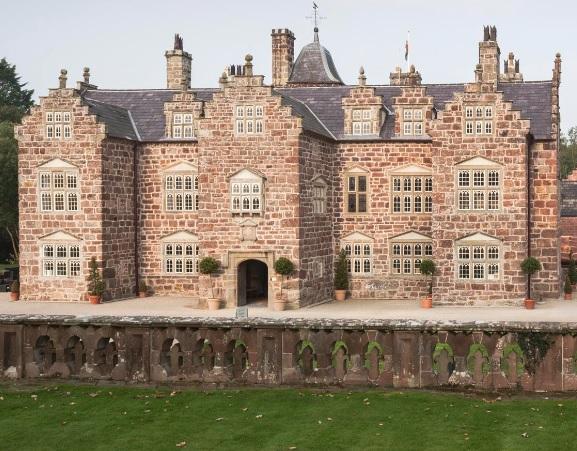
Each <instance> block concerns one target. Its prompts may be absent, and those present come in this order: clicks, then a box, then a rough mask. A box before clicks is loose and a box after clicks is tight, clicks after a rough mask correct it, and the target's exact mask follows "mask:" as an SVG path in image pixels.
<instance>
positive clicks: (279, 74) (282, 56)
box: [271, 28, 295, 86]
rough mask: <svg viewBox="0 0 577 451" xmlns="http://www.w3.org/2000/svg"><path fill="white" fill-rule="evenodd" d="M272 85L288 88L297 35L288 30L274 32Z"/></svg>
mask: <svg viewBox="0 0 577 451" xmlns="http://www.w3.org/2000/svg"><path fill="white" fill-rule="evenodd" d="M271 36H272V84H273V86H286V84H287V82H288V79H289V77H290V74H291V71H292V68H293V63H294V56H295V35H294V34H293V32H292V31H290V30H289V29H287V28H282V29H281V28H279V29H278V30H277V29H275V30H272V34H271Z"/></svg>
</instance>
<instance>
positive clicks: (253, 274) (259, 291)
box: [237, 259, 268, 307]
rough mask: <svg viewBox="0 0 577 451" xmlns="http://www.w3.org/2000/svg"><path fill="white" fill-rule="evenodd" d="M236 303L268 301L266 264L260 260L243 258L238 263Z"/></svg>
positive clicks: (265, 302) (264, 302) (262, 302)
mask: <svg viewBox="0 0 577 451" xmlns="http://www.w3.org/2000/svg"><path fill="white" fill-rule="evenodd" d="M237 282H238V286H237V293H238V304H237V305H247V304H262V305H263V306H264V307H266V306H267V303H268V266H267V264H266V263H264V262H262V261H260V260H252V259H251V260H245V261H243V262H241V263H240V264H239V265H238V274H237Z"/></svg>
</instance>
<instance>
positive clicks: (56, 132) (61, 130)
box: [44, 111, 72, 140]
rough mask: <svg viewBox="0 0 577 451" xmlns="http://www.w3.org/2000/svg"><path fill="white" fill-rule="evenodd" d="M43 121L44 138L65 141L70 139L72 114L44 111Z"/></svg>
mask: <svg viewBox="0 0 577 451" xmlns="http://www.w3.org/2000/svg"><path fill="white" fill-rule="evenodd" d="M44 121H45V124H46V128H45V131H46V133H45V137H46V138H48V139H65V140H68V139H71V138H72V114H71V113H70V112H69V111H46V112H45V113H44Z"/></svg>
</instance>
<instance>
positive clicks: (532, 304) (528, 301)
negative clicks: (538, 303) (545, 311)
mask: <svg viewBox="0 0 577 451" xmlns="http://www.w3.org/2000/svg"><path fill="white" fill-rule="evenodd" d="M525 308H526V309H527V310H534V309H535V300H534V299H525Z"/></svg>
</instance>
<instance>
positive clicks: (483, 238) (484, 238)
mask: <svg viewBox="0 0 577 451" xmlns="http://www.w3.org/2000/svg"><path fill="white" fill-rule="evenodd" d="M500 242H501V240H499V239H498V238H495V237H492V236H490V235H487V234H485V233H483V232H476V233H473V234H471V235H467V236H465V237H463V238H461V239H458V240H457V241H456V243H457V244H461V245H465V244H478V243H486V244H491V243H493V244H498V243H500Z"/></svg>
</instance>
